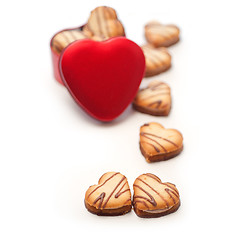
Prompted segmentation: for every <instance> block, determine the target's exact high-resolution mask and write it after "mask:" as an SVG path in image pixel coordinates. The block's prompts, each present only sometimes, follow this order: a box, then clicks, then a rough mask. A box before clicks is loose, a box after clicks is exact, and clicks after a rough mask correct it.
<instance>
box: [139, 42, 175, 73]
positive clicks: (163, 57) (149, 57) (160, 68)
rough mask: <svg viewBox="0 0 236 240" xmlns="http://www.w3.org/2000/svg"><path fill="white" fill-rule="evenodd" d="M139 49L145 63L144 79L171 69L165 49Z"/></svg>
mask: <svg viewBox="0 0 236 240" xmlns="http://www.w3.org/2000/svg"><path fill="white" fill-rule="evenodd" d="M141 48H142V50H143V53H144V56H145V63H146V70H145V77H151V76H154V75H157V74H159V73H162V72H164V71H166V70H168V69H169V68H170V67H171V55H170V54H169V52H168V50H167V49H166V48H164V47H162V48H153V47H151V46H149V45H144V46H142V47H141Z"/></svg>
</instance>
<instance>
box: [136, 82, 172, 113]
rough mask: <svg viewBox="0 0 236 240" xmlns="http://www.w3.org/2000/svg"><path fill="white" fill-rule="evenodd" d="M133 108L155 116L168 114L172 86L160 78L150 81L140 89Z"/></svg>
mask: <svg viewBox="0 0 236 240" xmlns="http://www.w3.org/2000/svg"><path fill="white" fill-rule="evenodd" d="M133 108H134V109H136V110H137V111H139V112H142V113H147V114H150V115H154V116H167V115H168V114H169V112H170V108H171V95H170V87H169V86H168V85H167V84H166V83H164V82H160V81H158V80H154V81H152V82H150V83H149V84H148V86H147V87H146V88H142V89H140V90H139V91H138V94H137V95H136V97H135V99H134V101H133Z"/></svg>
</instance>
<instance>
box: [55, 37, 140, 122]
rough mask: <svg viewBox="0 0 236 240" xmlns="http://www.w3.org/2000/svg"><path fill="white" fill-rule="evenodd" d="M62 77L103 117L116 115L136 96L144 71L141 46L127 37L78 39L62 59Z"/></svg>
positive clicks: (91, 112)
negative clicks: (96, 39)
mask: <svg viewBox="0 0 236 240" xmlns="http://www.w3.org/2000/svg"><path fill="white" fill-rule="evenodd" d="M59 68H60V73H61V78H62V80H63V82H64V84H65V86H66V87H67V89H68V90H69V92H70V94H71V95H72V97H73V98H74V100H75V101H76V102H77V103H78V104H79V105H80V106H81V107H82V108H83V109H84V110H85V111H86V112H87V113H88V114H89V115H91V116H92V117H94V118H96V119H98V120H101V121H111V120H113V119H115V118H117V117H118V116H119V115H120V114H121V113H122V112H123V111H124V110H125V109H126V108H127V106H128V105H129V104H130V103H131V101H132V100H133V98H134V97H135V95H136V93H137V91H138V88H139V85H140V83H141V80H142V78H143V75H144V69H145V58H144V55H143V52H142V50H141V48H140V47H139V46H138V45H137V44H136V43H134V42H132V41H130V40H128V39H127V38H125V37H117V38H112V39H109V40H107V41H103V42H95V41H92V40H88V39H86V40H78V41H76V42H74V43H72V44H70V45H69V46H68V47H67V48H66V49H64V51H63V52H62V54H61V57H60V61H59Z"/></svg>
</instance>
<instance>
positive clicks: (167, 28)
mask: <svg viewBox="0 0 236 240" xmlns="http://www.w3.org/2000/svg"><path fill="white" fill-rule="evenodd" d="M179 32H180V30H179V28H178V27H177V26H175V25H173V24H168V25H163V24H160V23H159V22H156V21H152V22H150V23H148V24H147V25H146V26H145V37H146V40H147V41H148V42H149V43H150V44H152V45H153V46H155V47H169V46H171V45H173V44H175V43H177V42H178V41H179Z"/></svg>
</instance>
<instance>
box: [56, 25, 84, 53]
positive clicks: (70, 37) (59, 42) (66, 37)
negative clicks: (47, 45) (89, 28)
mask: <svg viewBox="0 0 236 240" xmlns="http://www.w3.org/2000/svg"><path fill="white" fill-rule="evenodd" d="M85 38H87V37H86V36H85V35H84V33H83V32H82V31H81V30H79V29H73V30H65V31H62V32H59V33H57V34H56V35H55V36H54V37H53V40H52V48H53V49H54V50H55V51H56V52H58V53H61V51H62V50H63V49H64V48H65V47H67V46H68V45H69V44H70V43H72V42H74V41H76V40H79V39H85Z"/></svg>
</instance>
